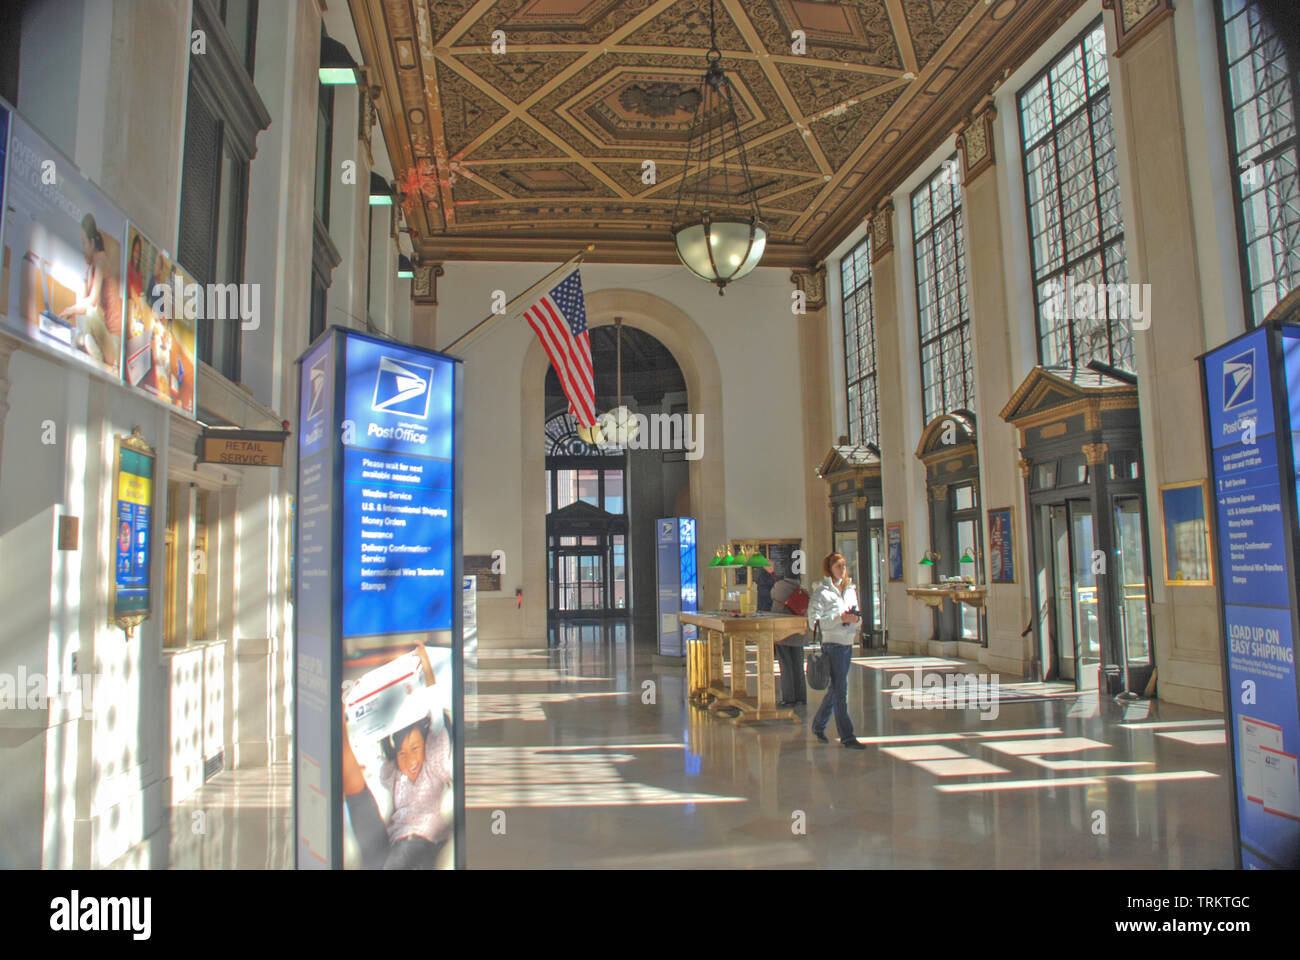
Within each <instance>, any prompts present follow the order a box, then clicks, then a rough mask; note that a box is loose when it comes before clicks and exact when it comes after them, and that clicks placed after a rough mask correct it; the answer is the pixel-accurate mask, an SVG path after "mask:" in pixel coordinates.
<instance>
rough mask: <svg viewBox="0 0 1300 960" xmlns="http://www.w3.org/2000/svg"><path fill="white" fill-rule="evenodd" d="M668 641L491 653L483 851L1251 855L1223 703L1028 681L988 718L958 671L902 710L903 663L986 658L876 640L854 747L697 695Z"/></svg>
mask: <svg viewBox="0 0 1300 960" xmlns="http://www.w3.org/2000/svg"><path fill="white" fill-rule="evenodd" d="M651 629H652V628H651ZM633 632H634V633H637V634H638V635H640V634H641V631H637V630H634V631H633ZM653 641H654V638H653V634H651V635H650V636H649V637H643V639H642V640H641V642H640V643H636V644H633V643H632V642H631V641H630V640H629V639H627V634H626V632H625V630H623V629H618V628H605V629H602V628H600V627H598V626H593V625H586V626H583V627H582V628H570V629H567V630H563V629H562V630H557V631H556V632H555V633H554V634H553V637H552V643H553V644H554V645H553V646H552V647H551V648H550V649H549V650H547V651H545V654H546V656H547V658H548V664H549V666H550V668H551V670H553V671H554V674H553V676H554V679H553V680H551V681H550V682H549V684H548V685H543V683H542V680H543V676H542V673H543V672H545V671H542V672H534V671H537V670H538V668H539V666H540V664H539V660H540V659H541V658H540V657H539V656H538V654H539V653H540V651H536V650H529V651H518V652H516V653H514V654H513V655H512V654H511V653H510V652H509V651H501V650H494V651H491V653H492V656H491V657H490V658H483V659H482V660H481V661H480V665H479V667H480V669H479V673H478V682H479V690H480V692H481V695H482V697H483V698H484V700H485V704H484V705H481V706H480V708H479V710H478V716H479V718H480V723H479V726H478V728H477V729H476V730H475V731H473V732H471V734H470V738H469V746H468V750H467V753H466V764H467V774H466V776H467V780H468V785H467V812H468V827H467V829H468V841H467V851H468V855H469V865H470V867H471V868H473V867H478V868H494V867H517V866H534V865H536V866H540V865H548V866H553V867H619V866H634V867H668V868H699V867H783V866H784V867H843V868H863V867H904V868H945V867H974V868H1015V867H1027V868H1040V867H1076V868H1077V867H1082V868H1089V867H1095V868H1140V867H1153V868H1186V867H1220V868H1225V867H1231V866H1232V863H1233V854H1232V847H1231V842H1230V838H1229V836H1228V833H1229V831H1225V830H1224V829H1223V823H1224V822H1225V820H1226V818H1230V816H1231V814H1230V807H1229V780H1228V768H1227V759H1228V758H1227V750H1226V747H1225V746H1224V745H1223V720H1222V717H1221V716H1220V715H1218V714H1212V713H1206V712H1204V711H1199V710H1193V709H1190V708H1182V707H1177V706H1173V705H1168V704H1163V703H1159V702H1148V701H1137V702H1134V703H1128V704H1122V703H1121V704H1117V703H1114V702H1112V701H1111V700H1110V699H1109V698H1106V697H1101V698H1099V697H1098V696H1097V694H1096V692H1095V691H1091V692H1084V693H1080V692H1077V691H1075V690H1074V689H1073V687H1072V686H1066V685H1060V684H1034V683H1024V682H1019V681H1014V680H1010V681H1008V682H1005V683H1002V682H1000V683H999V686H998V688H997V692H996V697H995V698H994V699H995V700H996V705H997V711H996V717H989V718H988V719H981V715H982V714H981V711H980V710H979V709H978V706H977V705H976V704H975V703H974V702H973V701H972V702H970V703H969V704H964V703H962V702H961V700H960V699H957V700H954V698H953V697H952V695H951V692H952V691H951V689H948V688H945V690H944V691H942V692H941V691H939V690H938V689H932V690H926V689H924V688H922V689H915V690H909V691H907V693H908V696H906V697H903V698H901V700H902V701H903V702H905V703H906V708H896V707H895V705H894V704H895V703H897V702H898V701H895V700H894V699H893V696H892V695H893V694H895V693H897V692H898V690H897V689H895V688H892V687H891V686H890V683H889V679H890V677H891V676H896V675H898V674H899V673H901V672H907V673H908V674H913V673H914V671H917V670H919V671H922V672H924V673H927V674H928V673H939V674H941V675H942V674H948V673H954V672H957V673H964V672H966V671H970V670H973V669H975V667H973V666H972V665H971V664H968V663H965V662H963V661H957V660H941V659H938V658H929V657H916V658H901V657H892V658H889V657H877V656H863V657H859V658H856V659H855V660H854V663H855V664H856V665H857V667H858V668H859V669H855V670H853V671H852V673H851V676H850V688H849V689H850V696H849V707H850V714H851V716H852V718H853V720H854V723H855V727H856V733H857V735H858V737H859V739H861V740H863V741H864V742H866V743H867V744H868V745H869V748H868V749H867V750H865V751H862V752H853V751H848V750H844V749H842V748H841V747H840V746H839V745H838V744H837V743H835V742H834V738H833V737H832V742H831V744H829V745H823V744H820V743H818V742H817V741H815V740H814V739H813V738H812V736H811V735H810V733H809V732H808V728H807V725H806V723H804V724H801V725H799V726H795V725H791V724H779V723H774V724H771V725H769V726H756V727H739V726H733V725H732V724H729V723H727V722H725V721H724V720H722V719H715V718H710V717H709V716H707V715H706V714H704V713H701V712H699V711H696V710H693V709H690V708H688V707H686V706H685V705H684V704H683V702H682V694H683V683H682V673H681V670H680V669H679V668H676V667H673V666H666V665H664V663H663V661H661V660H658V659H656V658H652V656H651V654H652V653H653ZM754 669H755V666H754V664H753V663H752V662H751V663H750V664H749V669H748V671H747V672H749V673H750V674H751V675H752V674H753V673H754ZM521 670H527V671H528V673H527V674H522V675H521V674H519V671H521ZM512 675H519V676H526V677H528V679H527V680H520V679H512ZM597 677H599V678H612V679H607V680H602V682H601V683H600V684H596V683H592V682H590V681H592V680H593V679H594V678H597ZM648 681H649V682H650V683H649V684H648V683H647V682H648ZM959 689H960V688H959ZM596 693H605V694H607V695H606V696H594V694H596ZM488 698H492V699H491V700H488ZM819 698H820V694H817V693H812V694H811V700H812V702H811V703H810V705H809V706H807V707H800V708H798V712H799V713H800V715H801V716H803V717H804V718H805V720H806V718H807V716H808V710H809V709H812V710H815V709H816V706H817V703H818V701H819ZM488 703H491V704H492V709H488V707H487V704H488ZM507 706H510V707H511V708H512V709H506V707H507ZM954 706H968V707H969V708H968V709H954ZM469 709H472V708H469ZM991 712H992V711H989V710H985V711H984V714H985V715H987V714H989V713H991ZM539 714H540V716H539ZM833 726H834V724H833V722H832V728H833ZM1099 812H1100V814H1102V815H1101V816H1098V813H1099ZM801 830H802V832H801Z"/></svg>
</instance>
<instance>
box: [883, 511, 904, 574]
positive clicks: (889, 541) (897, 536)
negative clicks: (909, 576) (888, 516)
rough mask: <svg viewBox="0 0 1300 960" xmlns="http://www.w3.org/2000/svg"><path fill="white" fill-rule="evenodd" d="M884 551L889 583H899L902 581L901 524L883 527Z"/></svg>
mask: <svg viewBox="0 0 1300 960" xmlns="http://www.w3.org/2000/svg"><path fill="white" fill-rule="evenodd" d="M885 550H886V553H887V558H886V561H887V566H888V568H889V582H890V583H899V582H900V581H902V579H903V524H902V523H890V524H886V525H885Z"/></svg>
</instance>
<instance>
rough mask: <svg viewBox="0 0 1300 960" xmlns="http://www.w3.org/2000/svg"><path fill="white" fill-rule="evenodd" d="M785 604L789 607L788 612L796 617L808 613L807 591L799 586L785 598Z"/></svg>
mask: <svg viewBox="0 0 1300 960" xmlns="http://www.w3.org/2000/svg"><path fill="white" fill-rule="evenodd" d="M785 605H786V606H787V607H789V608H790V612H791V613H793V614H794V615H795V616H796V617H802V616H806V615H807V613H808V591H807V590H805V589H804V588H803V587H800V588H799V589H798V590H796V591H795V592H794V593H792V594H790V598H789V599H788V600H786V602H785Z"/></svg>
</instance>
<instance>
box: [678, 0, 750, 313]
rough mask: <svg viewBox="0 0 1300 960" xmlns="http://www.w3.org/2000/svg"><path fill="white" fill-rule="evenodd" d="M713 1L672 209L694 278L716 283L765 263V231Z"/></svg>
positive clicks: (680, 250)
mask: <svg viewBox="0 0 1300 960" xmlns="http://www.w3.org/2000/svg"><path fill="white" fill-rule="evenodd" d="M715 3H716V0H709V52H708V53H707V54H706V55H705V59H706V60H707V61H708V64H709V66H708V69H707V70H705V72H704V76H703V78H702V79H701V83H700V96H699V97H698V99H696V101H695V113H694V116H693V118H692V120H691V131H690V140H689V141H688V142H687V146H686V166H685V168H684V169H683V171H682V179H681V182H680V184H679V185H678V188H677V205H676V207H675V208H674V210H673V243H674V245H675V246H676V248H677V256H678V257H679V258H680V259H681V261H682V263H683V264H684V265H685V266H686V268H687V269H688V270H690V271H691V273H693V274H695V275H696V276H697V277H700V278H701V279H703V280H708V281H709V282H710V283H715V284H717V286H718V294H719V296H721V295H722V293H723V291H724V288H725V287H726V286H727V284H728V283H732V282H733V281H736V280H739V279H741V278H742V277H745V276H747V275H748V274H749V273H750V272H751V271H752V270H753V269H754V268H755V267H756V266H758V261H759V260H760V259H762V257H763V250H764V249H765V248H766V246H767V225H766V224H765V223H763V219H762V212H761V211H760V210H759V208H758V195H757V192H756V191H755V189H754V179H753V177H752V176H751V175H750V172H749V162H748V160H747V159H746V158H745V144H744V141H743V140H741V138H740V121H739V119H738V118H737V116H736V104H735V98H734V96H733V92H732V89H731V83H730V81H728V80H727V74H726V72H725V71H724V70H723V69H722V66H721V63H720V61H721V60H722V51H721V50H719V49H718V37H717V22H716V18H715V16H716V15H715V9H714V8H715Z"/></svg>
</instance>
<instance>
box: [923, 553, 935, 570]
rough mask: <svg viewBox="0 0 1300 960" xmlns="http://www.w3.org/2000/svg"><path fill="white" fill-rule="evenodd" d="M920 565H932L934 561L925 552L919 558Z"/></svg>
mask: <svg viewBox="0 0 1300 960" xmlns="http://www.w3.org/2000/svg"><path fill="white" fill-rule="evenodd" d="M921 566H923V567H933V566H934V561H933V560H931V559H930V556H929V554H926V555H925V556H924V557H922V558H921Z"/></svg>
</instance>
